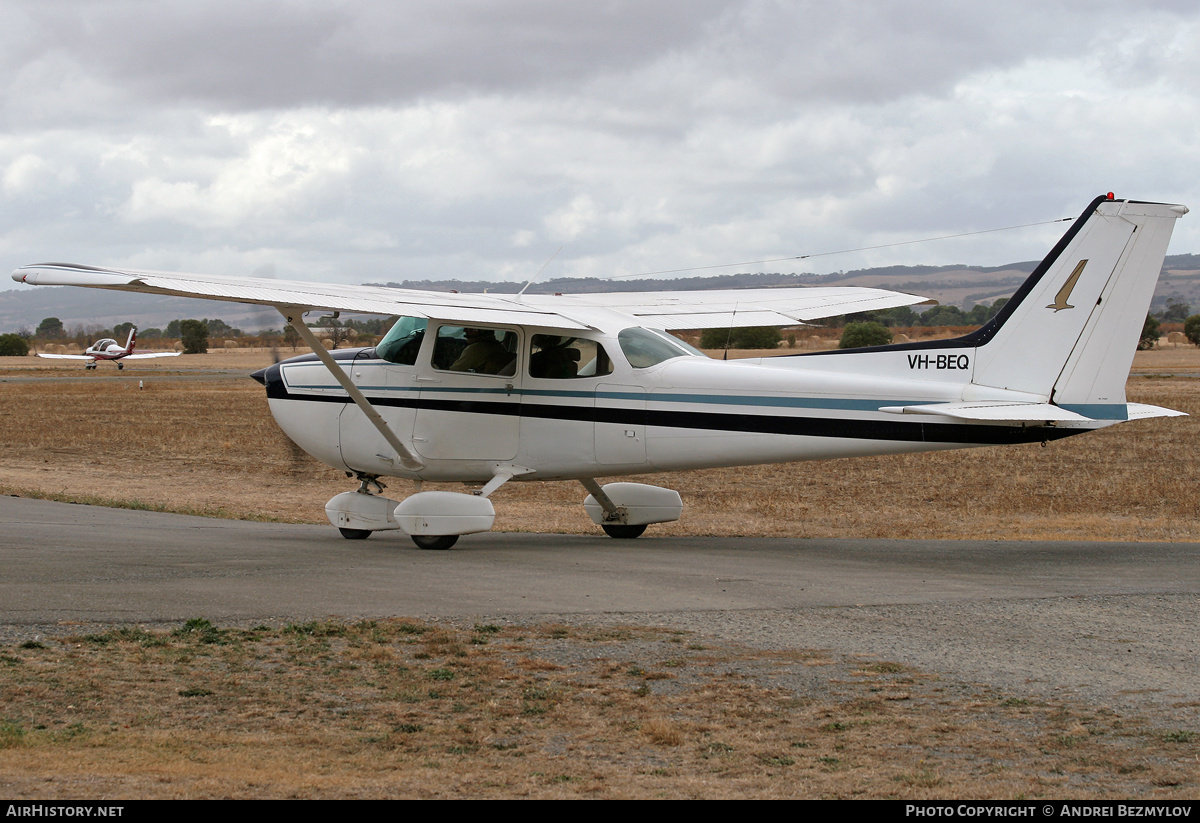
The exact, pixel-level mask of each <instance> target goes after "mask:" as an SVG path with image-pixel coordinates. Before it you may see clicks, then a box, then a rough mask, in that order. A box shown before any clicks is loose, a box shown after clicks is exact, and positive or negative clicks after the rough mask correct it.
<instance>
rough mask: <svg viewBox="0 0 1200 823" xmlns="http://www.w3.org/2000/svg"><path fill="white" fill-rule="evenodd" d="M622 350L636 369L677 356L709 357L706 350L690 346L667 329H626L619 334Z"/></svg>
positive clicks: (618, 339) (654, 364) (655, 364)
mask: <svg viewBox="0 0 1200 823" xmlns="http://www.w3.org/2000/svg"><path fill="white" fill-rule="evenodd" d="M617 341H618V342H619V343H620V344H621V352H622V353H623V354H624V355H625V359H626V360H628V361H629V365H631V366H633V367H634V368H635V369H648V368H650V367H651V366H657V365H658V364H659V363H662V362H664V361H666V360H671V359H672V358H675V357H707V356H708V355H706V354H705V353H704V352H702V351H700V350H699V349H696V348H693V347H691V346H689V345H688V344H687V343H684V342H683V341H682V340H680V339H679V338H678V337H673V336H671V335H669V334H667V333H666V332H665V331H659V330H657V329H643V328H639V327H634V328H629V329H625V330H624V331H623V332H621V333H620V334H618V335H617Z"/></svg>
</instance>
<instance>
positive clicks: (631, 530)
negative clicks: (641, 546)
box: [600, 523, 646, 540]
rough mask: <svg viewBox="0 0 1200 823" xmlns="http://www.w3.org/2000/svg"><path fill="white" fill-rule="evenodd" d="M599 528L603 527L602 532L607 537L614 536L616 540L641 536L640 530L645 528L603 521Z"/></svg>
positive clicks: (642, 530)
mask: <svg viewBox="0 0 1200 823" xmlns="http://www.w3.org/2000/svg"><path fill="white" fill-rule="evenodd" d="M600 528H602V529H604V533H605V534H607V535H608V536H609V537H615V538H617V539H618V540H632V539H633V538H635V537H641V536H642V532H644V531H645V530H646V527H645V526H622V525H619V524H612V523H605V524H604V525H603V526H601V527H600Z"/></svg>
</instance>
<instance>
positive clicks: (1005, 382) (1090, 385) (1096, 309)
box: [964, 198, 1187, 419]
mask: <svg viewBox="0 0 1200 823" xmlns="http://www.w3.org/2000/svg"><path fill="white" fill-rule="evenodd" d="M1186 213H1187V209H1186V208H1185V207H1183V206H1173V205H1168V204H1164V203H1137V202H1131V201H1118V200H1110V199H1107V198H1097V199H1096V200H1095V201H1093V203H1092V204H1091V205H1090V206H1089V207H1088V209H1087V210H1086V211H1085V212H1084V213H1083V215H1082V216H1081V217H1080V219H1079V220H1078V221H1076V223H1075V225H1074V226H1072V228H1071V229H1070V230H1069V231H1068V232H1067V233H1066V235H1064V236H1063V238H1062V240H1060V241H1059V243H1058V244H1057V245H1056V246H1055V247H1054V249H1053V251H1051V252H1050V255H1049V256H1048V257H1047V258H1046V259H1045V260H1043V261H1042V263H1041V265H1039V266H1038V268H1037V269H1036V270H1035V271H1034V273H1033V274H1032V275H1031V276H1030V278H1029V280H1027V281H1026V282H1025V284H1024V285H1023V286H1022V287H1021V288H1020V289H1019V290H1018V292H1017V293H1016V294H1015V295H1013V298H1012V300H1010V301H1009V302H1008V304H1007V305H1005V307H1004V309H1003V310H1002V311H1001V312H1000V313H999V314H998V315H997V316H996V317H995V318H993V320H992V322H990V323H988V324H987V325H985V326H984V327H983V328H981V329H980V330H979V331H978V332H976V333H975V334H973V335H970V338H973V339H972V340H971V342H974V343H976V345H978V347H979V348H978V350H977V354H976V359H975V372H974V375H973V379H972V382H973V383H976V384H978V385H983V386H992V387H996V388H1002V389H1011V390H1015V391H1021V392H1027V393H1029V394H1035V395H1042V396H1044V397H1046V398H1047V399H1048V400H1050V401H1051V402H1054V403H1057V404H1058V405H1060V406H1063V407H1066V408H1071V409H1072V410H1074V411H1078V412H1079V413H1080V414H1084V415H1085V416H1088V417H1109V418H1113V417H1116V418H1118V419H1124V417H1125V408H1124V407H1125V378H1126V377H1127V376H1128V374H1129V366H1130V364H1131V363H1132V361H1133V354H1134V352H1135V351H1136V349H1137V342H1138V337H1139V336H1140V334H1141V329H1142V323H1143V322H1144V321H1145V319H1146V311H1147V310H1148V309H1149V307H1150V300H1151V298H1152V297H1153V294H1154V286H1155V283H1157V282H1158V274H1159V271H1160V270H1161V269H1162V263H1163V257H1164V256H1165V255H1166V252H1167V243H1168V241H1169V240H1170V239H1171V231H1172V229H1173V228H1174V225H1175V220H1176V219H1177V218H1179V217H1181V216H1183V215H1184V214H1186ZM964 342H966V341H964Z"/></svg>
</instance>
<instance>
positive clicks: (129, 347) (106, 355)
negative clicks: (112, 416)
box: [37, 326, 181, 369]
mask: <svg viewBox="0 0 1200 823" xmlns="http://www.w3.org/2000/svg"><path fill="white" fill-rule="evenodd" d="M136 340H137V326H134V327H132V328H131V329H130V330H129V341H128V342H127V343H126V344H125V345H124V346H122V345H121V344H120V343H118V342H117V341H116V340H113V339H112V338H111V337H106V338H104V339H103V340H97V341H96V342H95V343H93V344H92V345H90V346H88V347H87V348H86V349H84V350H83V354H46V353H44V352H38V353H37V356H38V357H47V358H50V359H51V360H86V361H87V363H85V364H84V366H83V367H84V368H85V369H94V368H96V361H97V360H115V361H117V368H118V369H123V368H125V364H124V363H122V362H121V361H122V360H149V359H151V358H154V357H178V356H179V355H180V354H181V352H177V351H134V348H133V344H134V342H135V341H136Z"/></svg>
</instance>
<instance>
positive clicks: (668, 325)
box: [525, 286, 937, 329]
mask: <svg viewBox="0 0 1200 823" xmlns="http://www.w3.org/2000/svg"><path fill="white" fill-rule="evenodd" d="M525 300H527V301H530V302H533V301H535V300H536V301H538V302H539V303H542V302H543V301H544V304H545V305H547V306H552V305H558V306H561V305H563V304H566V305H577V306H597V307H604V308H607V309H611V310H613V311H618V312H622V313H624V314H628V315H630V316H631V317H635V318H637V319H638V320H639V321H641V322H642V323H643V324H644V325H647V326H653V327H655V328H660V329H714V328H726V327H730V326H734V327H741V326H790V325H794V324H796V323H803V322H806V321H808V320H818V319H820V318H822V317H835V316H837V315H839V314H851V313H853V312H861V311H879V310H882V309H894V308H897V307H899V306H913V305H918V304H928V305H936V303H937V301H936V300H930V299H927V298H925V297H918V296H916V295H912V294H905V293H903V292H895V291H887V290H885V289H868V288H862V287H855V286H808V287H792V288H770V289H712V290H706V291H656V292H607V293H598V294H564V295H555V296H553V297H551V296H547V295H534V296H530V297H526V298H525Z"/></svg>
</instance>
